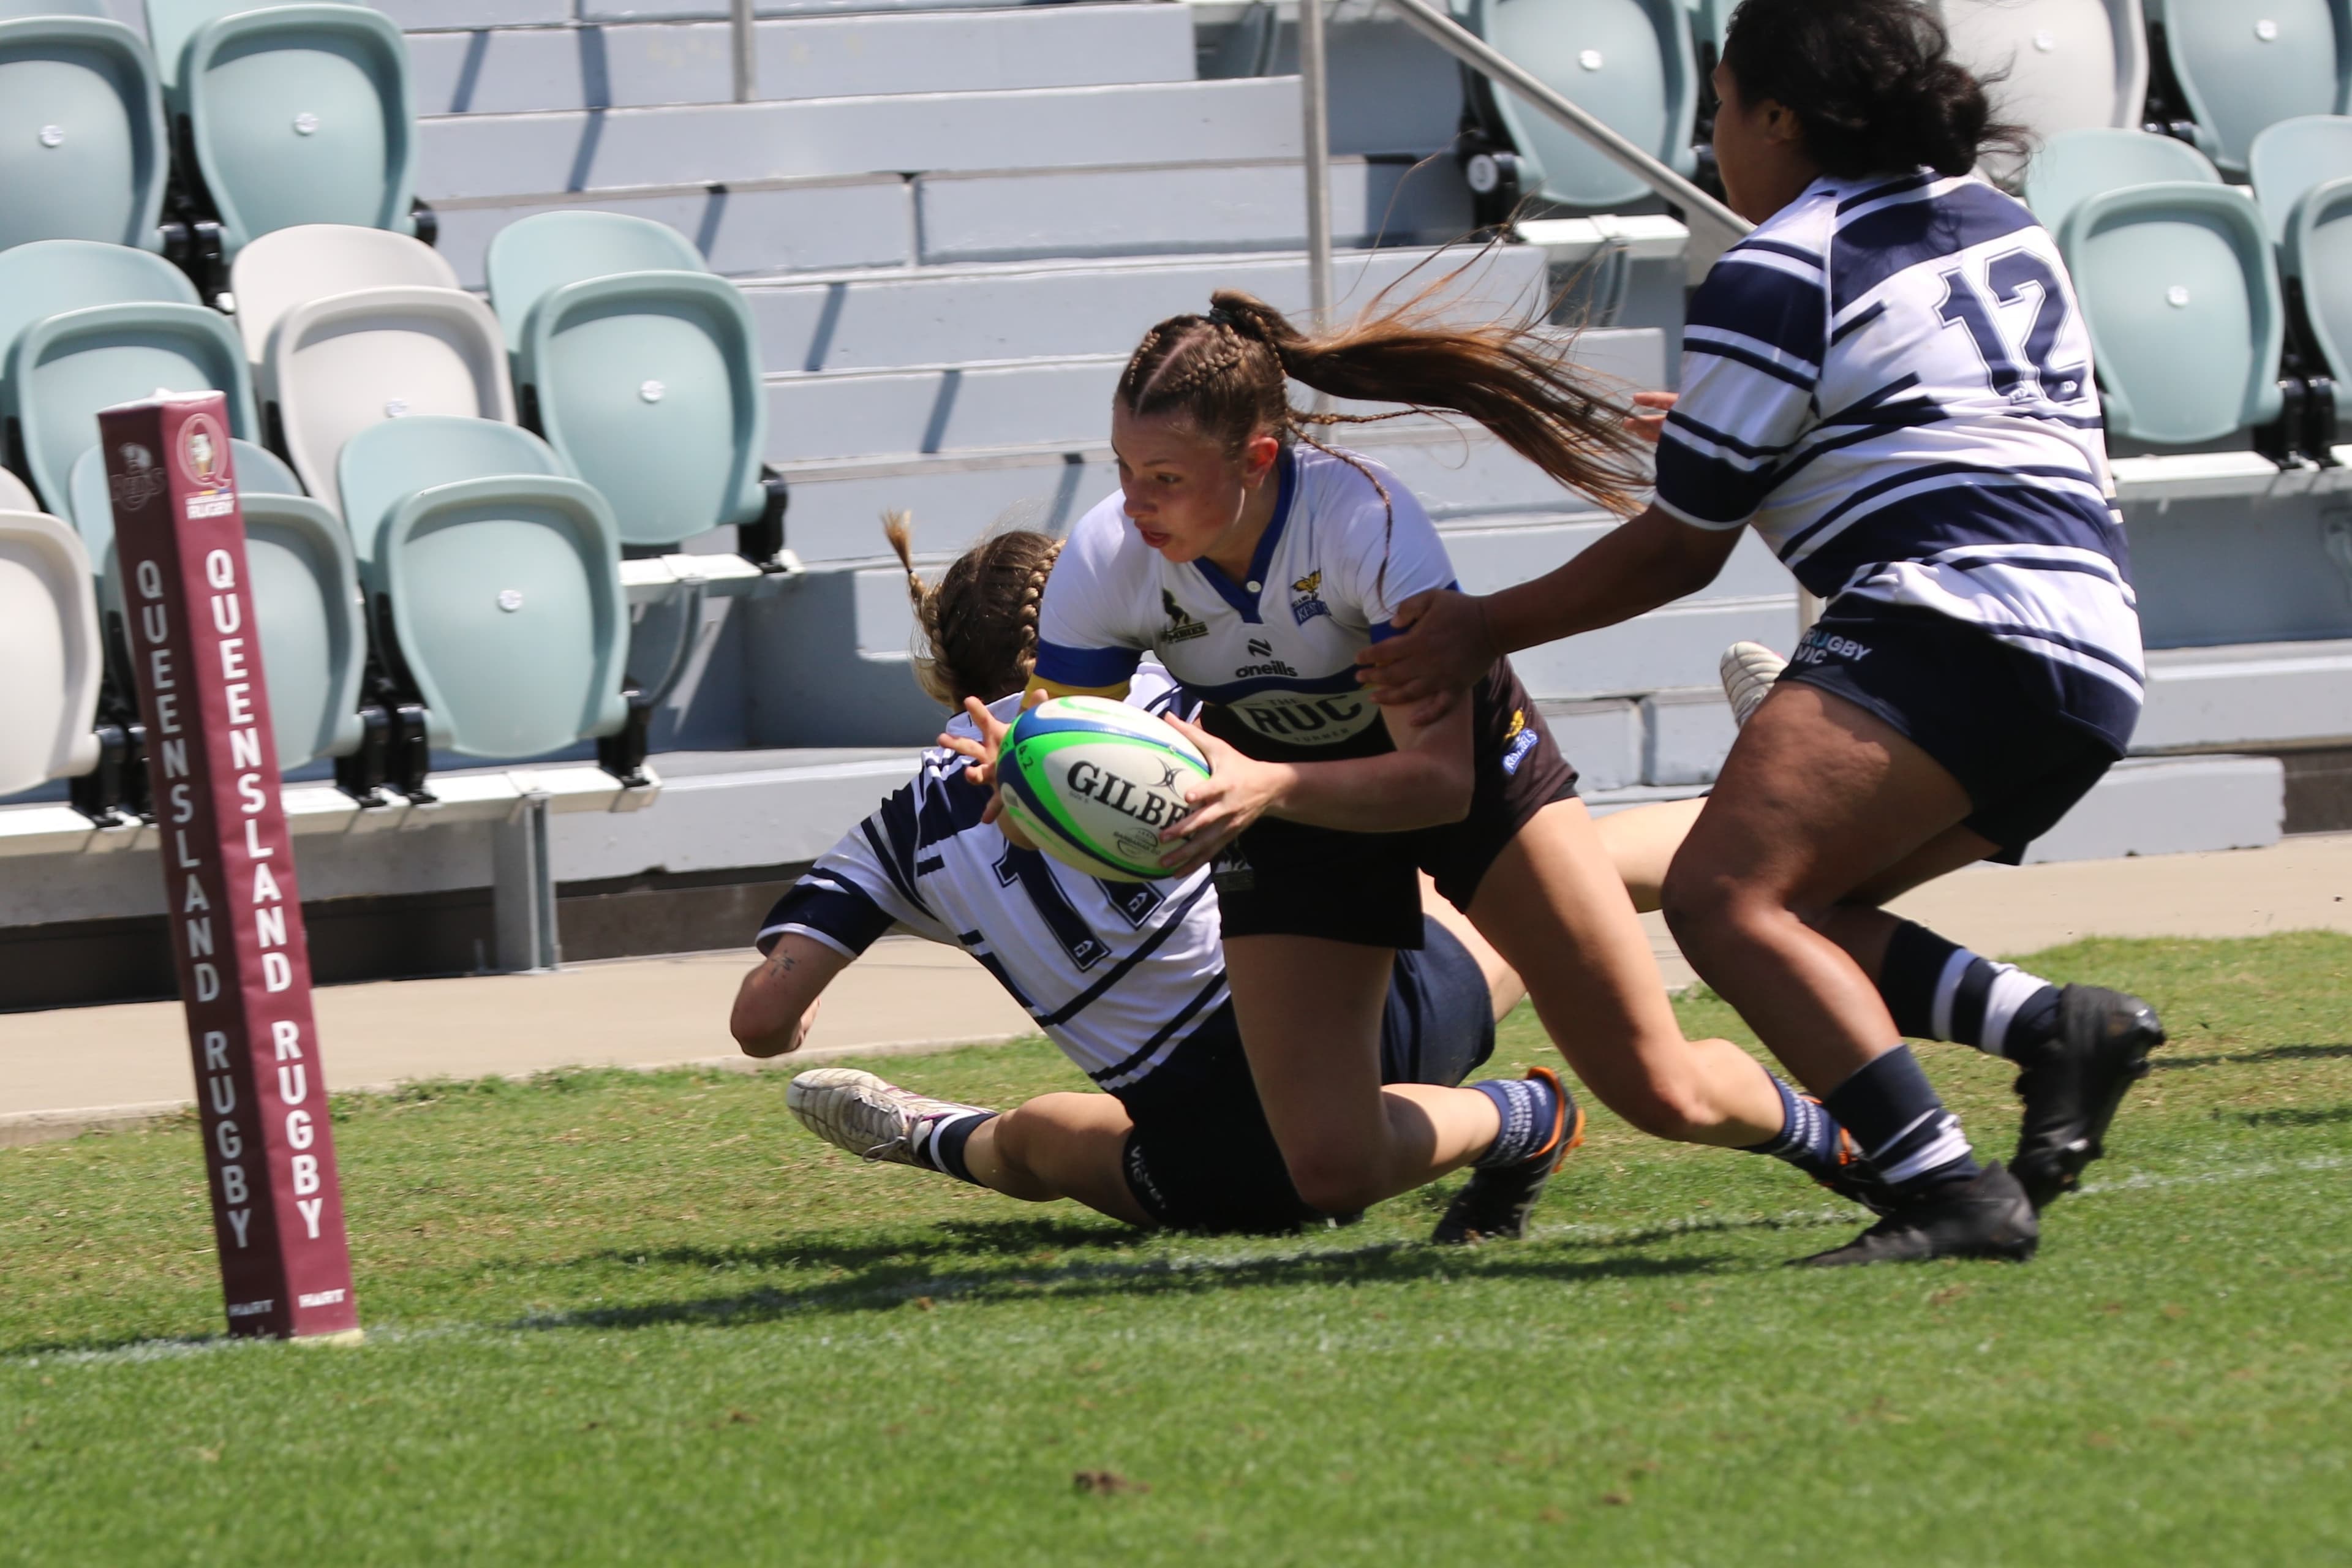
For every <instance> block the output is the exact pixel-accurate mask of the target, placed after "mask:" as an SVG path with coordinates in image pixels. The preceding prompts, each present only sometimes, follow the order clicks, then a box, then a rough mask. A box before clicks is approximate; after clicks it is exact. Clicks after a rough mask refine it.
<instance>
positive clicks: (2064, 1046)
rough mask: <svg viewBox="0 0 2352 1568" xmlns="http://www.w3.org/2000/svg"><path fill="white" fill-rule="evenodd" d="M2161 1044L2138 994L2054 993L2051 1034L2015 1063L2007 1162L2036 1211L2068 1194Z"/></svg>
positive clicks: (2158, 1027)
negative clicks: (2013, 1145)
mask: <svg viewBox="0 0 2352 1568" xmlns="http://www.w3.org/2000/svg"><path fill="white" fill-rule="evenodd" d="M2162 1044H2164V1025H2163V1024H2162V1023H2161V1022H2160V1021H2158V1018H2157V1016H2156V1009H2155V1008H2153V1007H2151V1006H2149V1005H2147V1003H2145V1002H2143V1001H2141V1000H2140V999H2139V998H2138V997H2137V996H2130V995H2126V994H2124V993H2123V992H2121V991H2107V990H2104V989H2102V988H2101V987H2099V986H2096V985H2069V986H2067V987H2066V988H2065V989H2064V990H2063V991H2061V992H2060V993H2059V994H2058V1033H2057V1036H2056V1037H2054V1038H2053V1039H2051V1040H2049V1041H2048V1042H2046V1043H2044V1044H2043V1045H2042V1046H2039V1047H2035V1048H2034V1049H2033V1051H2032V1052H2031V1053H2030V1054H2029V1055H2027V1056H2026V1057H2025V1058H2024V1059H2022V1060H2021V1061H2020V1062H2019V1064H2018V1065H2019V1066H2020V1067H2021V1068H2023V1069H2024V1070H2023V1071H2021V1072H2020V1073H2019V1074H2018V1075H2017V1095H2018V1098H2019V1099H2021V1100H2023V1101H2025V1116H2024V1120H2023V1121H2022V1123H2021V1125H2020V1127H2019V1128H2018V1133H2017V1153H2016V1155H2015V1157H2014V1158H2012V1159H2011V1161H2010V1168H2011V1170H2013V1171H2015V1172H2016V1173H2017V1179H2018V1181H2019V1182H2020V1183H2021V1184H2023V1185H2024V1188H2025V1195H2026V1196H2027V1197H2029V1198H2031V1199H2032V1202H2033V1206H2034V1208H2035V1209H2036V1210H2037V1211H2038V1210H2041V1209H2045V1208H2048V1207H2049V1206H2050V1205H2052V1204H2053V1203H2056V1202H2057V1201H2058V1199H2059V1198H2060V1197H2061V1196H2063V1194H2067V1193H2071V1192H2073V1191H2074V1187H2075V1184H2076V1183H2077V1182H2079V1181H2080V1180H2081V1178H2082V1174H2083V1167H2084V1166H2085V1165H2087V1164H2089V1163H2091V1162H2092V1161H2094V1160H2095V1159H2097V1158H2098V1157H2099V1156H2100V1155H2101V1154H2102V1153H2104V1152H2105V1148H2104V1146H2103V1140H2105V1137H2106V1135H2107V1123H2109V1122H2110V1121H2114V1120H2115V1117H2116V1107H2117V1106H2119V1105H2121V1104H2122V1103H2123V1099H2124V1095H2125V1093H2126V1091H2127V1090H2129V1089H2130V1088H2131V1086H2132V1084H2133V1083H2134V1081H2136V1080H2137V1079H2141V1078H2144V1077H2146V1076H2147V1053H2148V1052H2150V1051H2151V1050H2154V1049H2155V1048H2156V1047H2158V1046H2160V1045H2162Z"/></svg>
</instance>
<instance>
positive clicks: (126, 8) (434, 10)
mask: <svg viewBox="0 0 2352 1568" xmlns="http://www.w3.org/2000/svg"><path fill="white" fill-rule="evenodd" d="M1046 3H1050V0H1046ZM107 4H108V5H109V7H110V9H111V10H112V11H113V12H115V13H116V14H117V15H121V14H122V13H124V12H132V13H136V12H137V11H138V10H139V9H140V0H107ZM371 4H373V5H374V6H375V8H376V9H377V10H379V11H382V12H383V13H384V14H385V15H386V16H390V17H391V18H392V19H393V20H394V21H395V22H397V23H399V24H400V25H401V26H402V27H404V28H405V29H406V30H408V31H410V32H421V31H428V30H436V29H446V28H453V27H466V28H474V27H561V26H567V25H569V24H571V23H574V22H621V23H627V22H655V21H667V22H680V21H706V22H723V21H725V20H727V18H728V17H729V16H731V15H732V14H733V13H732V10H731V8H730V6H729V5H727V4H726V3H725V0H371ZM1020 9H1023V5H1022V4H1021V0H1013V3H1012V4H1007V3H1006V0H855V3H854V4H847V5H845V4H843V0H760V3H759V5H758V6H757V7H756V8H755V14H756V15H758V16H762V17H766V16H839V15H842V14H843V13H845V12H855V13H868V12H883V13H888V12H898V11H992V10H1013V11H1017V10H1020Z"/></svg>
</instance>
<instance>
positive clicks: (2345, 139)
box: [2247, 115, 2352, 399]
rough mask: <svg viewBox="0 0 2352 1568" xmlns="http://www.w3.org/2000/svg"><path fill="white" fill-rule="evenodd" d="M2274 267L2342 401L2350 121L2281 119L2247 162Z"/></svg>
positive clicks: (2350, 294)
mask: <svg viewBox="0 0 2352 1568" xmlns="http://www.w3.org/2000/svg"><path fill="white" fill-rule="evenodd" d="M2247 162H2248V163H2249V164H2250V165H2251V167H2252V171H2253V176H2254V195H2255V196H2256V197H2257V198H2258V199H2259V200H2260V201H2261V203H2262V208H2263V218H2264V220H2265V221H2266V222H2267V223H2268V224H2269V225H2270V230H2271V237H2272V238H2273V240H2275V241H2276V242H2277V244H2278V247H2279V269H2280V271H2281V272H2283V273H2284V275H2285V277H2286V278H2287V279H2288V280H2289V282H2290V283H2291V285H2293V286H2294V287H2295V288H2297V289H2300V290H2301V292H2302V295H2303V310H2304V320H2305V321H2306V322H2307V323H2308V324H2309V326H2310V328H2311V340H2312V347H2313V348H2315V349H2316V350H2317V351H2318V353H2319V357H2320V359H2321V360H2322V362H2323V363H2325V365H2326V371H2327V374H2328V376H2329V378H2330V379H2332V380H2333V381H2334V382H2335V383H2336V387H2337V389H2338V390H2337V396H2338V398H2339V399H2340V398H2341V397H2342V396H2343V395H2344V394H2343V390H2342V389H2343V388H2344V387H2345V386H2346V385H2347V377H2352V119H2346V118H2343V117H2341V116H2337V115H2314V116H2309V117H2306V118H2304V119H2300V120H2287V121H2280V122H2279V123H2278V124H2276V125H2273V126H2272V127H2271V128H2270V129H2269V130H2267V131H2265V132H2263V133H2262V134H2261V135H2260V136H2257V137H2256V138H2254V145H2253V149H2252V153H2251V155H2250V156H2249V158H2248V160H2247Z"/></svg>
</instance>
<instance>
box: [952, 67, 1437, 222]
mask: <svg viewBox="0 0 2352 1568" xmlns="http://www.w3.org/2000/svg"><path fill="white" fill-rule="evenodd" d="M1203 85H1217V84H1203ZM1294 118H1295V116H1294ZM1271 151H1273V149H1271V148H1267V149H1263V150H1262V151H1261V156H1263V155H1264V153H1266V152H1271ZM1027 161H1028V162H1030V163H1036V162H1038V160H1036V159H1034V158H1033V159H1030V160H1027ZM1075 161H1076V160H1073V162H1075ZM1090 161H1095V162H1103V163H1108V162H1111V160H1109V159H1102V160H1090ZM1306 191H1307V181H1306V174H1305V165H1303V164H1301V163H1297V162H1290V161H1265V162H1257V163H1239V162H1238V161H1227V162H1223V163H1189V164H1187V165H1186V166H1182V167H1173V166H1171V167H1165V168H1159V169H1153V170H1150V171H1140V170H1136V169H1130V168H1097V169H1055V168H1046V169H1035V168H1030V169H1021V170H1017V171H1015V172H1010V173H985V174H931V175H929V176H928V177H926V178H924V179H923V180H921V181H920V182H919V184H918V187H917V200H918V202H919V205H920V208H921V213H922V225H923V227H922V258H923V259H924V260H925V261H928V262H943V261H1002V260H1018V259H1022V258H1029V257H1041V256H1153V255H1168V254H1175V253H1181V252H1186V251H1200V250H1295V249H1297V248H1299V247H1302V246H1303V245H1304V244H1305V243H1306V238H1305V233H1306V231H1305V224H1306V211H1307V196H1306ZM1330 201H1331V235H1332V243H1333V244H1334V245H1338V246H1341V247H1363V246H1374V245H1443V244H1446V243H1449V242H1452V241H1454V240H1458V239H1460V238H1461V237H1463V236H1465V235H1466V234H1468V233H1469V232H1470V230H1471V227H1472V226H1473V219H1472V214H1471V208H1470V194H1469V190H1468V187H1467V186H1465V185H1464V184H1463V183H1462V175H1461V171H1460V170H1459V169H1457V168H1456V167H1455V166H1454V164H1453V163H1451V162H1441V163H1421V164H1415V163H1409V162H1405V161H1403V160H1373V159H1365V158H1334V159H1333V160H1332V163H1331V184H1330Z"/></svg>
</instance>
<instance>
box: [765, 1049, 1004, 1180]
mask: <svg viewBox="0 0 2352 1568" xmlns="http://www.w3.org/2000/svg"><path fill="white" fill-rule="evenodd" d="M784 1105H785V1108H786V1109H787V1110H791V1111H792V1113H793V1115H794V1116H796V1117H798V1118H799V1119H800V1123H801V1125H802V1126H803V1127H805V1128H807V1129H808V1130H809V1131H812V1132H814V1133H815V1134H816V1135H817V1136H818V1137H820V1138H822V1139H824V1141H825V1142H828V1143H830V1144H832V1145H833V1146H834V1147H835V1148H836V1149H846V1150H848V1151H849V1152H851V1153H853V1154H855V1155H856V1156H857V1157H858V1158H859V1159H861V1160H887V1161H889V1162H890V1163H892V1164H897V1165H919V1166H921V1167H922V1168H923V1169H925V1170H927V1171H929V1170H937V1169H939V1167H938V1165H937V1164H935V1163H933V1162H932V1161H930V1160H928V1159H926V1158H924V1157H923V1155H922V1153H921V1152H919V1151H921V1150H922V1149H923V1146H924V1145H925V1144H926V1143H927V1142H929V1139H930V1136H931V1134H932V1133H933V1132H935V1131H938V1129H939V1126H940V1123H941V1122H943V1121H954V1120H955V1119H957V1118H959V1117H963V1116H986V1115H988V1114H989V1111H988V1110H987V1109H986V1108H985V1107H982V1106H978V1105H960V1104H958V1103H956V1102H955V1101H954V1100H933V1099H932V1098H930V1096H929V1095H925V1094H917V1093H916V1092H915V1091H914V1090H913V1089H900V1088H899V1087H898V1085H897V1084H895V1083H889V1082H886V1081H885V1080H883V1079H878V1078H877V1077H875V1076H874V1075H873V1074H872V1073H870V1072H860V1071H858V1069H857V1068H811V1069H810V1070H808V1071H807V1072H804V1073H800V1074H796V1075H795V1076H794V1077H793V1081H792V1082H791V1083H790V1084H789V1085H787V1086H786V1087H785V1089H784Z"/></svg>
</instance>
